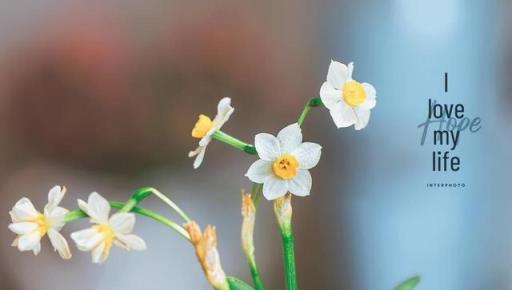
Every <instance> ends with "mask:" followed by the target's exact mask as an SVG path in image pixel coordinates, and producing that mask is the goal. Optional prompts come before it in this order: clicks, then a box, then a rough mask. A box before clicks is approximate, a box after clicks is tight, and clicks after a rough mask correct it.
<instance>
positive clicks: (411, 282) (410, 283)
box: [393, 276, 420, 290]
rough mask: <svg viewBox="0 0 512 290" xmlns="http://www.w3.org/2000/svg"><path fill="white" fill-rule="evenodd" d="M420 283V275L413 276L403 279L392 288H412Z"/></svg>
mask: <svg viewBox="0 0 512 290" xmlns="http://www.w3.org/2000/svg"><path fill="white" fill-rule="evenodd" d="M419 283H420V276H413V277H410V278H409V279H407V280H405V281H403V282H402V283H400V284H399V285H398V286H396V287H395V288H394V289H393V290H412V289H414V287H416V286H417V285H418V284H419Z"/></svg>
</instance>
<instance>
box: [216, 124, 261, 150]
mask: <svg viewBox="0 0 512 290" xmlns="http://www.w3.org/2000/svg"><path fill="white" fill-rule="evenodd" d="M212 137H213V138H215V139H217V140H219V141H221V142H224V143H226V144H228V145H230V146H232V147H234V148H236V149H239V150H242V151H244V152H246V153H249V154H253V155H254V154H256V153H257V152H256V148H255V147H254V146H252V145H251V144H248V143H245V142H243V141H241V140H239V139H237V138H235V137H233V136H231V135H228V134H226V133H224V132H222V131H221V130H218V131H216V132H215V133H213V135H212Z"/></svg>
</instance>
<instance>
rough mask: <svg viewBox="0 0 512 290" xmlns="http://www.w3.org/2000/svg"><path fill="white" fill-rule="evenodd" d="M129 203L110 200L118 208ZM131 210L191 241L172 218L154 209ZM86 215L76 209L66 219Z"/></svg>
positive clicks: (72, 219) (137, 208) (136, 208)
mask: <svg viewBox="0 0 512 290" xmlns="http://www.w3.org/2000/svg"><path fill="white" fill-rule="evenodd" d="M127 204H128V203H125V202H120V201H111V202H110V206H111V207H113V208H117V209H123V208H124V207H125V206H126V205H127ZM130 211H131V212H133V213H136V214H139V215H142V216H145V217H148V218H150V219H153V220H155V221H157V222H159V223H161V224H163V225H165V226H167V227H169V228H171V229H172V230H174V231H176V232H177V233H178V234H180V235H181V236H182V237H184V238H185V239H187V240H188V241H190V237H189V235H188V233H187V232H186V231H185V230H184V229H183V228H182V227H181V226H179V225H178V224H177V223H175V222H173V221H172V220H170V219H168V218H166V217H164V216H162V215H160V214H158V213H156V212H154V211H152V210H149V209H145V208H141V207H132V208H131V210H130ZM85 217H87V214H86V213H85V212H84V211H82V210H81V209H75V210H72V211H70V212H68V213H67V214H66V216H65V221H66V223H68V222H72V221H74V220H77V219H80V218H85Z"/></svg>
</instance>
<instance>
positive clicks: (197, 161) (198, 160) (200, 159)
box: [188, 146, 206, 169]
mask: <svg viewBox="0 0 512 290" xmlns="http://www.w3.org/2000/svg"><path fill="white" fill-rule="evenodd" d="M194 152H197V154H196V155H197V156H196V159H195V160H194V164H193V167H194V169H197V168H199V166H201V163H203V159H204V154H205V153H206V147H201V146H199V147H198V148H197V149H196V151H194ZM191 153H192V152H191ZM188 156H189V157H193V156H195V155H192V156H191V155H190V153H189V155H188Z"/></svg>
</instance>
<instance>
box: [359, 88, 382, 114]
mask: <svg viewBox="0 0 512 290" xmlns="http://www.w3.org/2000/svg"><path fill="white" fill-rule="evenodd" d="M363 87H364V90H365V92H366V100H364V102H363V103H362V104H361V105H359V106H357V107H356V108H360V109H364V110H370V109H373V108H374V107H375V105H376V104H377V100H376V97H377V95H376V92H375V88H374V87H373V86H372V85H370V84H369V83H363Z"/></svg>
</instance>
